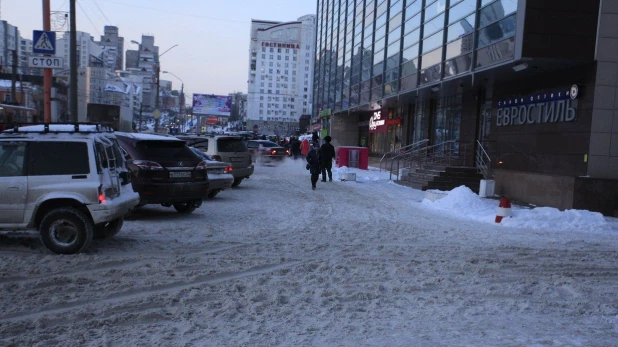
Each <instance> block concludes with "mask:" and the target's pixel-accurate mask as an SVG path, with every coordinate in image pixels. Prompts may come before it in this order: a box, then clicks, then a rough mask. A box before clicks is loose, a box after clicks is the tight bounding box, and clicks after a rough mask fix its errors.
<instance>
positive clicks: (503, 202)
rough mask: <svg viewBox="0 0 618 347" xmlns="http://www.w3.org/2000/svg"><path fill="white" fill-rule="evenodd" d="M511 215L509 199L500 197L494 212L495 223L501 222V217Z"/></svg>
mask: <svg viewBox="0 0 618 347" xmlns="http://www.w3.org/2000/svg"><path fill="white" fill-rule="evenodd" d="M510 216H511V200H509V198H501V199H500V204H498V211H497V212H496V223H500V222H502V218H504V217H510Z"/></svg>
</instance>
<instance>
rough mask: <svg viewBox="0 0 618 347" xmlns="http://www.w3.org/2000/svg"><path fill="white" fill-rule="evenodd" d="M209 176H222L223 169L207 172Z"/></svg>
mask: <svg viewBox="0 0 618 347" xmlns="http://www.w3.org/2000/svg"><path fill="white" fill-rule="evenodd" d="M208 173H209V174H213V175H222V174H223V169H214V170H208Z"/></svg>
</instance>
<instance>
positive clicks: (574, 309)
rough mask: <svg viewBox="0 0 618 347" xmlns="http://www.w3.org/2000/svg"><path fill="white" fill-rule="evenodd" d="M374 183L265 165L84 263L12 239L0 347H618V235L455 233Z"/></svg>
mask: <svg viewBox="0 0 618 347" xmlns="http://www.w3.org/2000/svg"><path fill="white" fill-rule="evenodd" d="M337 177H338V176H337V174H336V175H335V178H337ZM367 177H368V178H367ZM367 177H366V178H365V179H363V177H359V178H360V179H359V182H341V181H339V180H337V179H336V180H335V182H332V183H331V182H327V183H322V182H318V188H317V190H315V191H312V190H311V183H310V179H309V174H308V171H306V170H304V165H303V164H302V163H300V162H296V163H294V162H286V163H283V164H282V165H280V166H276V167H258V168H257V169H256V173H255V175H254V176H253V177H252V178H251V179H250V180H247V181H244V182H243V183H242V184H241V185H240V186H239V187H238V188H237V189H234V190H228V191H224V192H222V193H220V194H219V195H218V196H217V197H216V198H215V199H214V200H210V201H206V202H205V203H204V205H203V206H202V207H201V208H200V209H198V210H197V211H196V212H194V213H193V214H192V215H189V216H184V215H180V214H178V213H176V212H175V211H174V210H173V209H172V208H163V207H147V208H144V209H143V210H141V211H139V212H138V213H137V214H136V216H135V217H134V218H133V219H132V220H130V221H127V222H125V227H124V229H123V231H122V232H121V233H120V234H119V235H118V236H117V237H115V238H113V239H110V240H105V241H97V242H95V243H94V245H93V246H92V247H91V249H90V250H89V251H88V252H87V253H86V254H80V255H76V256H58V255H52V254H50V253H49V252H48V251H46V250H45V249H44V248H43V247H42V246H41V245H40V243H39V241H38V239H37V238H36V234H25V233H13V234H9V235H8V236H7V235H6V234H4V235H3V236H0V293H1V294H2V296H1V297H0V307H2V311H1V312H0V345H2V346H7V345H8V346H10V345H16V346H38V345H41V346H55V345H59V346H157V345H160V346H185V345H187V346H389V345H390V346H613V345H618V297H617V296H616V288H618V251H617V250H618V247H617V246H618V232H616V231H615V230H613V231H610V232H599V233H591V232H589V231H587V232H578V231H577V230H574V231H571V232H565V231H553V230H537V229H521V228H520V229H515V228H510V227H505V226H503V225H493V224H489V223H481V222H477V221H473V220H466V219H458V218H456V217H453V216H451V215H450V214H448V213H444V212H443V211H442V212H441V211H436V210H434V209H431V208H428V207H427V205H426V204H422V203H421V201H422V199H423V197H424V194H423V192H420V191H416V190H412V189H409V188H406V187H402V186H398V185H396V184H394V183H391V182H388V181H387V180H386V179H384V176H383V175H379V174H376V175H373V176H372V175H370V174H369V175H368V176H367Z"/></svg>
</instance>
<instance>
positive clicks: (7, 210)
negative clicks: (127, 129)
mask: <svg viewBox="0 0 618 347" xmlns="http://www.w3.org/2000/svg"><path fill="white" fill-rule="evenodd" d="M130 177H131V176H130V174H129V172H128V170H127V169H126V165H125V161H124V157H123V156H122V154H121V152H120V149H119V146H118V143H117V141H116V138H115V135H114V134H113V133H111V132H106V131H104V130H103V129H102V128H101V127H100V126H96V125H83V124H76V125H68V124H45V125H33V126H25V127H19V128H15V129H13V130H7V131H5V132H3V133H0V192H1V193H0V230H18V229H37V230H39V232H40V237H41V241H42V242H43V244H44V245H45V246H46V247H47V248H48V249H50V250H51V251H53V252H55V253H61V254H72V253H77V252H82V251H84V250H86V249H87V248H88V246H89V245H90V242H91V241H92V239H93V238H105V237H111V236H113V235H115V234H116V233H118V231H120V229H121V228H122V224H123V221H124V215H125V214H126V213H127V212H128V211H129V210H130V209H131V208H133V207H135V205H137V203H138V202H139V195H138V194H137V193H135V192H134V191H133V189H132V188H131V184H130V183H131V181H130V179H131V178H130Z"/></svg>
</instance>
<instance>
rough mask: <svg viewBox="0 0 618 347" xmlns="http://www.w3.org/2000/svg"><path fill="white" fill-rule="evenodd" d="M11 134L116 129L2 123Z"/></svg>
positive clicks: (94, 125)
mask: <svg viewBox="0 0 618 347" xmlns="http://www.w3.org/2000/svg"><path fill="white" fill-rule="evenodd" d="M0 126H3V127H4V128H5V129H7V130H5V131H6V132H11V133H41V134H45V133H55V134H58V133H88V134H90V133H113V132H114V129H113V128H112V127H111V126H109V125H105V124H101V123H85V122H84V123H0Z"/></svg>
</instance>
